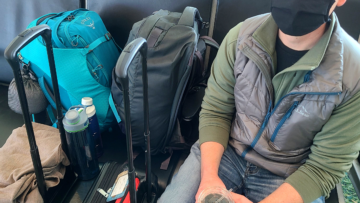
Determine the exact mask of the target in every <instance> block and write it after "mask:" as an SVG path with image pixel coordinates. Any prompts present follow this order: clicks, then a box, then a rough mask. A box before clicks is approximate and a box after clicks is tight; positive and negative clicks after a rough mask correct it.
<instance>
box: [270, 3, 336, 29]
mask: <svg viewBox="0 0 360 203" xmlns="http://www.w3.org/2000/svg"><path fill="white" fill-rule="evenodd" d="M334 3H335V0H272V1H271V14H272V16H273V18H274V20H275V22H276V24H277V25H278V27H279V28H280V30H281V31H282V32H283V33H285V34H287V35H291V36H303V35H306V34H308V33H310V32H312V31H314V30H316V29H317V28H319V27H320V26H321V25H322V24H324V23H326V22H329V21H330V18H329V11H330V8H331V6H332V5H333V4H334Z"/></svg>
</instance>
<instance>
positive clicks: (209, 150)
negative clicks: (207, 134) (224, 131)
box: [200, 142, 224, 178]
mask: <svg viewBox="0 0 360 203" xmlns="http://www.w3.org/2000/svg"><path fill="white" fill-rule="evenodd" d="M200 151H201V178H202V177H203V176H204V175H205V176H208V175H216V176H217V175H218V170H219V165H220V161H221V157H222V155H223V153H224V147H223V146H222V145H221V144H219V143H217V142H205V143H203V144H202V145H201V146H200Z"/></svg>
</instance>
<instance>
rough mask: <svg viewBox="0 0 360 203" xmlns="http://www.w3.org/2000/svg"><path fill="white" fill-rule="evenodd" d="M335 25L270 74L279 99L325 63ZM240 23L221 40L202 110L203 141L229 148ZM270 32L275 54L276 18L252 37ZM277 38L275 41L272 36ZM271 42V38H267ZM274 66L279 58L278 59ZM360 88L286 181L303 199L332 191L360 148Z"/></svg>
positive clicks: (268, 36) (271, 46)
mask: <svg viewBox="0 0 360 203" xmlns="http://www.w3.org/2000/svg"><path fill="white" fill-rule="evenodd" d="M333 26H334V25H333V24H331V25H330V26H329V28H328V30H327V32H326V33H325V34H324V36H323V37H322V38H321V39H320V41H319V42H318V43H317V44H316V45H315V46H314V47H313V48H312V49H311V50H309V52H308V53H307V54H306V55H305V56H304V57H303V58H301V59H300V60H299V61H298V62H297V63H296V64H294V65H293V66H291V67H289V68H287V69H285V70H284V71H282V72H280V73H278V74H277V75H275V76H274V78H273V79H272V83H273V86H274V90H275V92H274V94H275V100H276V101H275V103H276V102H277V101H278V100H279V98H281V97H282V96H284V95H285V94H286V93H288V92H289V91H290V90H291V89H292V88H293V87H295V86H296V85H299V84H301V83H302V82H303V78H304V75H305V74H306V72H308V71H309V70H313V69H314V68H316V67H317V66H318V64H319V63H320V62H321V60H322V57H323V54H324V52H325V50H326V48H327V45H328V42H329V39H330V37H331V33H332V30H333ZM240 27H241V23H240V24H238V25H237V26H236V27H234V28H233V29H232V30H230V32H229V33H228V34H227V36H226V37H225V39H224V40H223V42H222V44H221V46H220V49H219V51H218V54H217V56H216V59H215V60H214V62H213V65H212V68H211V76H210V78H209V81H208V87H207V89H206V93H205V97H204V100H203V103H202V111H201V113H200V127H199V128H200V144H202V143H204V142H208V141H213V142H218V143H220V144H222V145H223V146H224V147H225V148H226V147H227V144H228V141H229V136H230V127H231V122H232V119H233V115H234V113H235V111H236V109H235V99H234V85H235V76H234V69H233V67H234V62H235V55H236V44H237V38H238V33H239V30H240ZM261 35H266V36H265V37H266V38H267V44H266V43H264V44H262V45H263V46H267V49H268V50H270V51H272V53H269V54H270V55H272V58H273V60H274V59H276V53H275V51H274V50H275V42H276V41H275V40H276V35H277V27H276V24H275V22H274V21H271V20H270V21H269V23H268V25H263V26H261V27H260V28H259V29H258V30H257V31H256V32H255V33H254V35H253V36H254V37H255V38H256V37H258V38H261V37H264V36H261ZM272 40H273V41H272ZM269 42H273V43H269ZM274 63H275V64H274V65H275V67H276V61H275V62H274ZM359 107H360V93H357V94H356V95H354V96H353V97H352V98H351V99H350V100H349V101H347V102H346V103H344V104H342V105H341V106H338V107H337V108H336V109H335V110H334V111H333V113H332V116H331V117H330V119H329V121H328V122H327V123H326V124H325V125H324V126H323V128H322V130H321V131H320V132H319V133H318V134H317V135H316V136H315V138H314V140H313V145H312V147H311V154H310V155H309V159H308V160H307V161H306V163H305V164H304V165H302V166H301V167H300V168H299V169H298V170H297V171H296V172H295V173H293V174H292V175H290V176H289V177H288V178H287V179H286V180H285V181H286V182H287V183H289V184H291V185H292V186H293V187H294V188H295V189H296V190H297V191H298V192H299V194H300V195H301V197H302V199H303V200H304V202H305V203H306V202H312V201H313V200H315V199H317V198H318V197H320V196H328V195H329V193H330V191H331V189H333V188H334V187H335V185H336V184H337V183H338V182H340V180H341V178H342V177H344V175H345V172H346V171H348V170H349V169H350V168H351V165H352V161H353V160H354V159H355V158H357V157H358V154H359V149H360V142H359V140H360V127H359V126H360V110H359Z"/></svg>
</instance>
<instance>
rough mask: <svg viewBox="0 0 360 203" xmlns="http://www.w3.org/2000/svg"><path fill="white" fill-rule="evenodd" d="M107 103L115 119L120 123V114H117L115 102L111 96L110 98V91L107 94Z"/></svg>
mask: <svg viewBox="0 0 360 203" xmlns="http://www.w3.org/2000/svg"><path fill="white" fill-rule="evenodd" d="M109 105H110V108H111V110H112V112H113V113H114V115H115V118H116V121H117V122H118V123H120V122H121V118H120V116H119V114H118V112H117V110H116V107H115V104H114V100H113V98H112V95H111V93H110V96H109Z"/></svg>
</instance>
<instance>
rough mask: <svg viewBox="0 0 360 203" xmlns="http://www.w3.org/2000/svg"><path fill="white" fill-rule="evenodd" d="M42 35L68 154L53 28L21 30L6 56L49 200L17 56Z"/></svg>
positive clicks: (45, 198)
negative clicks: (54, 52)
mask: <svg viewBox="0 0 360 203" xmlns="http://www.w3.org/2000/svg"><path fill="white" fill-rule="evenodd" d="M40 35H41V36H42V37H43V39H44V41H45V43H46V51H47V55H48V59H49V66H50V72H51V79H52V83H53V87H54V94H55V102H56V106H57V118H58V121H59V122H58V123H59V131H60V139H61V143H62V148H63V150H64V152H65V153H66V155H67V156H68V150H67V146H66V140H65V139H66V138H65V132H64V128H63V126H62V122H61V120H62V116H63V114H62V113H61V103H60V94H59V86H58V83H57V77H56V70H55V61H54V54H53V48H52V44H51V29H50V27H49V26H48V25H38V26H35V27H32V28H29V29H26V30H24V31H23V32H21V33H20V34H19V35H18V36H16V37H15V39H14V40H13V41H11V43H10V44H9V46H8V47H6V49H5V53H4V57H5V58H6V60H7V61H8V63H9V64H10V66H11V68H12V69H13V72H14V78H15V82H16V87H17V89H18V95H19V99H20V104H21V109H22V112H23V118H24V123H25V127H26V132H27V135H28V139H29V144H30V153H31V159H32V162H33V165H34V171H35V175H36V179H37V184H38V188H39V192H40V194H41V196H42V198H43V201H44V202H48V200H49V197H48V195H47V192H46V185H45V179H44V173H43V169H42V165H41V159H40V155H39V150H38V147H37V145H36V141H35V135H34V129H33V126H32V123H31V118H30V115H29V108H28V103H27V100H26V95H25V94H26V93H25V89H24V84H23V80H22V75H21V70H20V66H19V60H18V58H17V54H18V52H19V51H20V50H21V49H22V48H24V47H25V46H26V45H28V44H29V43H30V42H32V41H33V40H35V39H36V38H37V37H39V36H40Z"/></svg>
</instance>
